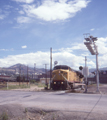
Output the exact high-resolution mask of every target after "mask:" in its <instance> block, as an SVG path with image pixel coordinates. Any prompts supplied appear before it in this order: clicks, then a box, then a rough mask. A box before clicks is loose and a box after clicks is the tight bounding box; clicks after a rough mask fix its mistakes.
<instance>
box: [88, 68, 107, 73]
mask: <svg viewBox="0 0 107 120" xmlns="http://www.w3.org/2000/svg"><path fill="white" fill-rule="evenodd" d="M99 70H104V71H106V70H107V67H104V68H99ZM94 71H96V68H91V69H89V72H94Z"/></svg>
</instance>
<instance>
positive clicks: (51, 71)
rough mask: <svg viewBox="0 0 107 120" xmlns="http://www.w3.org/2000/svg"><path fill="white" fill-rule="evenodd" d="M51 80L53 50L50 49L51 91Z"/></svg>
mask: <svg viewBox="0 0 107 120" xmlns="http://www.w3.org/2000/svg"><path fill="white" fill-rule="evenodd" d="M51 78H52V48H50V89H51Z"/></svg>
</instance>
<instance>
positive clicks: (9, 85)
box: [0, 82, 30, 89]
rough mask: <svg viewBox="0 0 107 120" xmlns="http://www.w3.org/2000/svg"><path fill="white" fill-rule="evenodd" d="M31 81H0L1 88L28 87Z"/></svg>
mask: <svg viewBox="0 0 107 120" xmlns="http://www.w3.org/2000/svg"><path fill="white" fill-rule="evenodd" d="M28 87H30V82H0V89H18V88H28Z"/></svg>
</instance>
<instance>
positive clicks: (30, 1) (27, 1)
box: [13, 0, 34, 3]
mask: <svg viewBox="0 0 107 120" xmlns="http://www.w3.org/2000/svg"><path fill="white" fill-rule="evenodd" d="M13 1H16V2H23V3H32V2H34V0H13Z"/></svg>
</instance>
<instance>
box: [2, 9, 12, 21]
mask: <svg viewBox="0 0 107 120" xmlns="http://www.w3.org/2000/svg"><path fill="white" fill-rule="evenodd" d="M9 13H10V12H9V11H6V10H2V9H0V19H1V20H3V19H4V18H6V17H7V16H8V15H9Z"/></svg>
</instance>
